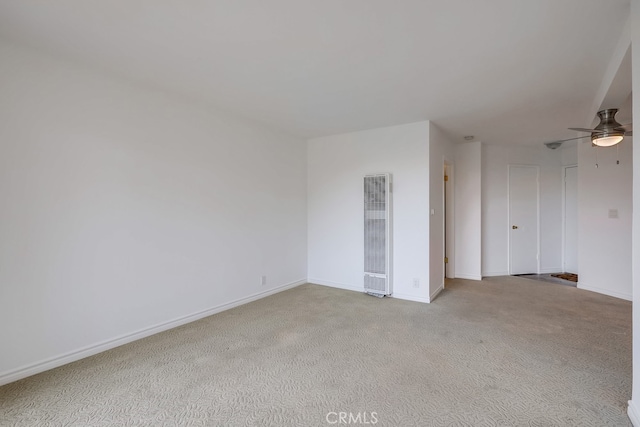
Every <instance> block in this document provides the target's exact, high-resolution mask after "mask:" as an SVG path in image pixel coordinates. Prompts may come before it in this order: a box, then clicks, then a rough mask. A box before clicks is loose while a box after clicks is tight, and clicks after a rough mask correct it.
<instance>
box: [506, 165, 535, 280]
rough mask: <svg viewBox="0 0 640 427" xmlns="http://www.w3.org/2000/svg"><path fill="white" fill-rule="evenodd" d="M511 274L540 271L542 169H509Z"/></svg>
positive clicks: (523, 166) (531, 166) (533, 167)
mask: <svg viewBox="0 0 640 427" xmlns="http://www.w3.org/2000/svg"><path fill="white" fill-rule="evenodd" d="M508 169H509V181H508V198H509V203H508V209H509V214H508V217H509V224H508V226H509V230H508V233H509V274H511V275H516V274H538V273H539V271H540V262H539V253H540V233H539V228H540V227H539V223H540V220H539V217H540V211H539V184H538V182H539V175H540V168H539V166H533V165H509V166H508Z"/></svg>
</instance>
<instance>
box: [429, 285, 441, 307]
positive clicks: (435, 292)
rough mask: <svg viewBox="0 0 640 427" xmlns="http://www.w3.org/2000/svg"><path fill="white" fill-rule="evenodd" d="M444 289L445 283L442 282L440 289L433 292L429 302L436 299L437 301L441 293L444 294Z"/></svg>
mask: <svg viewBox="0 0 640 427" xmlns="http://www.w3.org/2000/svg"><path fill="white" fill-rule="evenodd" d="M443 289H444V282H442V284H441V285H440V286H438V289H436V290H435V291H433V292H432V293H431V295H429V302H431V301H433V300H434V299H436V297H437V296H438V295H440V292H442V290H443Z"/></svg>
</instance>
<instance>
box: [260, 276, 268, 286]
mask: <svg viewBox="0 0 640 427" xmlns="http://www.w3.org/2000/svg"><path fill="white" fill-rule="evenodd" d="M266 284H267V276H260V285H262V286H265V285H266Z"/></svg>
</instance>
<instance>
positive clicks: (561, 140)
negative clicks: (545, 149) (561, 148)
mask: <svg viewBox="0 0 640 427" xmlns="http://www.w3.org/2000/svg"><path fill="white" fill-rule="evenodd" d="M590 136H591V135H585V136H579V137H577V138H569V139H559V140H558V141H551V142H545V144H552V143H554V142H566V141H573V140H575V139H583V138H589V137H590Z"/></svg>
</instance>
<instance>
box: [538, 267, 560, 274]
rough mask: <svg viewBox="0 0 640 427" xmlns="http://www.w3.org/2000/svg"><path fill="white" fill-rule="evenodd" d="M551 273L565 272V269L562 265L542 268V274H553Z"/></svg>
mask: <svg viewBox="0 0 640 427" xmlns="http://www.w3.org/2000/svg"><path fill="white" fill-rule="evenodd" d="M551 273H564V271H563V270H562V267H555V268H541V269H540V274H551Z"/></svg>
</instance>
